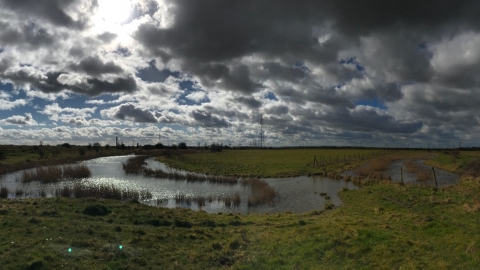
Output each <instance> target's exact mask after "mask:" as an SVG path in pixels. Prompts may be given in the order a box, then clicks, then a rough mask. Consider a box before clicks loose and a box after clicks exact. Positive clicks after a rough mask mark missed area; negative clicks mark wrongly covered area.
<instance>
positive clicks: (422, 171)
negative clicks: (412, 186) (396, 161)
mask: <svg viewBox="0 0 480 270" xmlns="http://www.w3.org/2000/svg"><path fill="white" fill-rule="evenodd" d="M403 164H404V165H405V167H406V168H407V171H408V172H409V173H414V174H416V175H417V181H428V180H432V171H431V170H429V169H427V168H424V167H422V166H420V165H418V164H415V163H414V162H413V161H412V160H411V159H409V160H406V161H405V162H404V163H403Z"/></svg>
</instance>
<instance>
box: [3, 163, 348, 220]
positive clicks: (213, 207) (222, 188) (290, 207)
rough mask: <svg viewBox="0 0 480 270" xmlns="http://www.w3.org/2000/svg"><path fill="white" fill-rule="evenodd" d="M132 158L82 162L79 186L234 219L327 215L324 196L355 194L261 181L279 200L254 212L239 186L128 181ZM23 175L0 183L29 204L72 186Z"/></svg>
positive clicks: (325, 184)
mask: <svg viewBox="0 0 480 270" xmlns="http://www.w3.org/2000/svg"><path fill="white" fill-rule="evenodd" d="M132 157H133V156H116V157H102V158H97V159H92V160H88V161H83V162H81V163H83V164H85V165H87V166H88V168H89V169H90V171H91V172H92V176H91V177H88V178H85V179H81V180H76V181H80V182H82V183H84V184H91V185H96V184H109V185H110V184H111V185H115V186H116V187H120V188H128V189H136V190H149V191H150V192H151V193H152V195H153V198H152V199H151V200H147V201H143V203H146V204H150V205H157V206H161V207H169V208H174V207H183V208H190V209H192V210H203V211H206V212H209V213H217V212H233V213H280V212H286V211H291V212H293V213H303V212H307V211H313V210H319V209H323V208H324V205H325V202H326V199H325V196H320V193H326V194H327V196H329V197H330V201H331V202H332V203H333V204H334V205H336V206H338V205H340V204H341V200H340V199H339V197H338V195H337V193H338V192H339V191H340V190H341V189H342V188H347V189H356V188H357V187H356V186H355V185H354V184H352V183H351V182H346V181H344V180H333V179H330V178H327V177H307V176H301V177H294V178H268V179H263V180H264V181H265V182H267V183H268V184H269V185H270V186H271V187H273V188H274V189H275V190H276V191H277V193H278V195H277V197H276V199H275V203H274V204H272V205H270V204H265V205H259V206H254V207H248V206H247V200H248V197H249V195H250V194H251V190H250V188H249V187H248V186H242V185H241V184H240V183H236V184H218V183H210V182H187V181H186V180H183V181H178V180H169V179H155V178H150V177H145V176H143V175H127V174H126V173H125V172H124V170H123V169H122V163H123V162H125V161H127V160H128V159H129V158H132ZM145 166H147V167H150V168H152V169H162V170H164V171H171V172H174V171H177V172H179V173H186V172H184V171H178V170H175V169H172V168H169V167H168V166H166V165H165V164H163V163H160V162H158V161H155V160H154V159H153V158H151V159H147V160H146V165H145ZM21 174H22V171H19V172H15V173H11V174H6V175H3V177H2V178H1V179H0V186H6V187H7V188H8V189H9V190H10V191H15V190H16V189H22V190H23V191H25V192H24V193H23V194H22V195H21V196H16V195H15V192H11V193H10V194H9V197H10V198H28V197H38V196H39V195H38V194H39V190H40V189H43V190H45V192H46V193H47V197H52V196H54V194H55V189H57V188H61V187H62V186H64V185H71V184H72V181H64V182H60V183H57V184H40V183H39V182H30V183H22V182H21V181H20V176H21ZM235 193H239V194H240V196H241V199H242V203H241V204H240V205H239V206H237V207H226V206H225V204H224V202H223V201H221V200H217V199H215V198H220V197H224V196H230V195H233V194H235ZM178 194H183V195H186V196H189V197H197V196H203V197H211V198H213V200H212V201H210V202H207V203H206V205H204V206H199V205H198V204H196V203H195V202H191V203H188V204H187V203H177V201H176V200H175V196H176V195H178Z"/></svg>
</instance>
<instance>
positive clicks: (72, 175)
mask: <svg viewBox="0 0 480 270" xmlns="http://www.w3.org/2000/svg"><path fill="white" fill-rule="evenodd" d="M90 176H92V172H91V171H90V169H89V168H88V167H87V165H85V164H76V165H67V166H64V167H63V178H65V179H79V178H87V177H90Z"/></svg>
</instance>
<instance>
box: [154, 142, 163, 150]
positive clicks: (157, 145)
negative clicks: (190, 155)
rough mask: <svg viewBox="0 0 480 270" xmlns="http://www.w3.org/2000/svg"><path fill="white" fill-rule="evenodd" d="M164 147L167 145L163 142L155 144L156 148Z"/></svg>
mask: <svg viewBox="0 0 480 270" xmlns="http://www.w3.org/2000/svg"><path fill="white" fill-rule="evenodd" d="M163 148H165V146H164V145H163V144H161V143H157V144H155V149H163Z"/></svg>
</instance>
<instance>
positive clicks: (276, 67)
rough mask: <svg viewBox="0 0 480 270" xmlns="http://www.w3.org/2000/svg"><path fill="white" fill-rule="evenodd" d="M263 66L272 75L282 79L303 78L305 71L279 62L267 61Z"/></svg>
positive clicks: (294, 79) (295, 79) (293, 79)
mask: <svg viewBox="0 0 480 270" xmlns="http://www.w3.org/2000/svg"><path fill="white" fill-rule="evenodd" d="M263 68H264V69H265V70H267V71H268V72H270V73H271V74H272V75H273V76H275V77H278V78H280V79H283V80H289V81H297V80H300V79H302V78H305V76H306V72H305V71H304V70H302V69H301V68H298V67H286V66H283V65H281V64H279V63H275V62H269V63H265V64H263Z"/></svg>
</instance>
